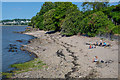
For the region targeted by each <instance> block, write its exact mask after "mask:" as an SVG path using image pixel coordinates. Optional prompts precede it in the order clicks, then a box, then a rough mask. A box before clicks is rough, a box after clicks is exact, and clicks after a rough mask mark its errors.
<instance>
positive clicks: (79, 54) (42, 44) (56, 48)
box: [13, 31, 118, 79]
mask: <svg viewBox="0 0 120 80" xmlns="http://www.w3.org/2000/svg"><path fill="white" fill-rule="evenodd" d="M23 33H24V34H28V35H32V36H34V37H37V38H35V39H33V40H30V41H29V42H30V43H29V44H28V45H23V46H24V47H25V50H27V51H29V52H32V53H34V54H36V55H37V58H39V59H40V60H42V61H43V62H44V63H46V64H47V66H48V68H43V69H38V70H36V71H28V72H23V73H20V74H16V75H15V76H14V77H13V78H66V79H69V78H117V77H118V74H117V72H118V59H117V56H118V47H117V42H116V41H107V40H106V42H109V43H111V44H112V45H113V46H112V47H110V48H103V47H97V48H95V49H91V50H89V49H88V46H87V45H85V42H88V41H90V42H93V41H96V40H98V41H99V40H100V38H96V37H94V38H88V37H83V36H72V37H62V36H61V35H60V33H54V34H45V33H46V32H45V31H32V32H27V33H25V32H23ZM94 56H98V58H99V59H102V60H105V61H107V60H112V61H113V62H111V63H107V64H105V63H104V64H102V63H100V64H96V63H92V59H93V57H94Z"/></svg>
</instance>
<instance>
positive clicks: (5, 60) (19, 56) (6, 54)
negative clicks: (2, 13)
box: [0, 26, 34, 72]
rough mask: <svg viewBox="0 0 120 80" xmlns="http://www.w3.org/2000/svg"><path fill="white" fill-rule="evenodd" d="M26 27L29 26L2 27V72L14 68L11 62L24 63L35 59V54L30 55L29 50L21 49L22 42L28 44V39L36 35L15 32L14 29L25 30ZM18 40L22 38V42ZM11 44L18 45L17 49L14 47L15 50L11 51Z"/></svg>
mask: <svg viewBox="0 0 120 80" xmlns="http://www.w3.org/2000/svg"><path fill="white" fill-rule="evenodd" d="M26 27H27V26H3V27H2V72H6V71H10V70H12V68H10V65H11V64H14V63H23V62H26V61H29V60H32V59H33V56H30V55H29V53H28V52H25V51H21V50H20V47H21V45H22V44H27V43H28V40H29V39H32V38H34V37H33V36H29V35H25V34H19V33H14V31H17V32H19V31H24V30H25V28H26ZM16 40H22V42H18V41H16ZM10 44H11V45H16V46H14V47H17V49H14V50H15V52H12V51H10ZM16 51H17V52H16ZM0 71H1V70H0Z"/></svg>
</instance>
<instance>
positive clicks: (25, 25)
mask: <svg viewBox="0 0 120 80" xmlns="http://www.w3.org/2000/svg"><path fill="white" fill-rule="evenodd" d="M0 26H28V25H0Z"/></svg>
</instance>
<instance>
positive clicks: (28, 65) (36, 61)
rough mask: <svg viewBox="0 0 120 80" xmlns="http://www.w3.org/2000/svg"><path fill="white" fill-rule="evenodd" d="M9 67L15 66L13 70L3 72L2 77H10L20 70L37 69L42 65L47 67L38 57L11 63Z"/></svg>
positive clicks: (20, 71)
mask: <svg viewBox="0 0 120 80" xmlns="http://www.w3.org/2000/svg"><path fill="white" fill-rule="evenodd" d="M10 67H12V68H15V70H13V71H11V72H10V73H9V72H3V73H2V77H3V78H11V77H12V76H14V75H15V74H19V73H22V72H28V71H32V70H38V69H42V68H44V67H46V68H47V66H46V64H44V63H43V62H42V61H41V60H40V59H38V58H35V59H34V60H32V61H29V62H25V63H20V64H13V65H11V66H10Z"/></svg>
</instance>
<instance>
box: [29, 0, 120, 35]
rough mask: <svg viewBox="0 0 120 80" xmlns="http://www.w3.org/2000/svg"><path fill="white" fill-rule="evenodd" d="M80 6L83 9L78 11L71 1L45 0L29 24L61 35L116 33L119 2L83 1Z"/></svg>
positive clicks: (119, 21) (119, 22)
mask: <svg viewBox="0 0 120 80" xmlns="http://www.w3.org/2000/svg"><path fill="white" fill-rule="evenodd" d="M98 1H99V0H98ZM82 6H83V9H84V11H79V9H78V7H77V6H76V5H75V4H72V3H71V2H54V3H52V2H45V3H44V4H43V6H42V8H41V10H40V12H38V13H37V14H36V16H34V17H32V19H31V23H30V25H32V26H33V27H35V28H39V29H41V30H47V31H59V32H61V34H63V35H76V34H77V33H81V34H87V35H88V36H95V35H96V34H104V33H114V34H116V33H118V32H117V31H116V29H118V26H117V25H119V24H120V17H119V15H120V11H119V10H120V4H119V5H116V6H109V5H108V1H104V2H83V4H82Z"/></svg>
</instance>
